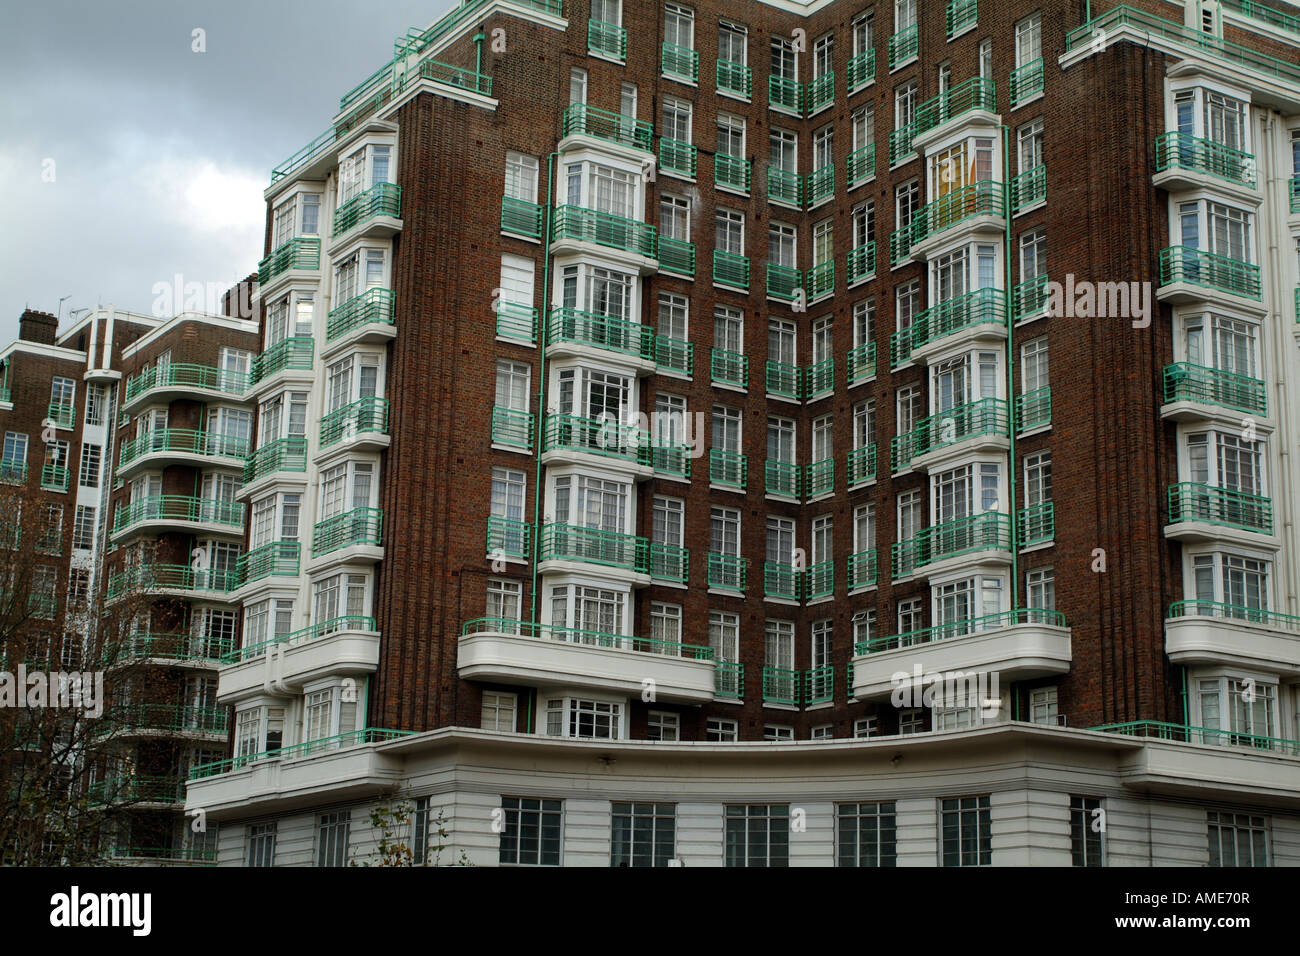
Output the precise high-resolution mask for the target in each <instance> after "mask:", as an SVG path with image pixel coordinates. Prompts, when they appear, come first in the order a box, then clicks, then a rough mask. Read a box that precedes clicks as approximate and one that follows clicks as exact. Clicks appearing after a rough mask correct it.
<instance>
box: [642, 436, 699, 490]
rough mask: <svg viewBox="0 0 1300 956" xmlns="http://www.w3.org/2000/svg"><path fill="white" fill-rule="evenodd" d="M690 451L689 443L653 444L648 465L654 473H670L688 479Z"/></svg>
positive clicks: (689, 475)
mask: <svg viewBox="0 0 1300 956" xmlns="http://www.w3.org/2000/svg"><path fill="white" fill-rule="evenodd" d="M660 440H661V441H663V440H664V439H663V438H661V439H660ZM692 451H693V449H692V448H691V446H690V445H669V444H661V445H654V446H652V447H651V448H650V465H651V467H652V468H654V470H655V474H656V475H671V476H672V477H674V478H685V479H687V480H689V479H690V477H691V453H692Z"/></svg>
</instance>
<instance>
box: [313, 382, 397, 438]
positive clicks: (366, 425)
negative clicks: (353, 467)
mask: <svg viewBox="0 0 1300 956" xmlns="http://www.w3.org/2000/svg"><path fill="white" fill-rule="evenodd" d="M335 447H346V448H348V449H351V450H356V451H378V450H380V449H382V448H387V447H388V399H386V398H379V397H378V396H376V395H368V396H367V397H365V398H359V399H357V400H356V401H355V402H349V403H348V404H347V405H344V406H343V407H342V408H338V409H335V410H334V411H332V412H330V413H329V414H328V415H326V416H325V417H324V418H322V419H321V420H320V450H321V451H322V452H324V451H325V450H326V449H330V448H335Z"/></svg>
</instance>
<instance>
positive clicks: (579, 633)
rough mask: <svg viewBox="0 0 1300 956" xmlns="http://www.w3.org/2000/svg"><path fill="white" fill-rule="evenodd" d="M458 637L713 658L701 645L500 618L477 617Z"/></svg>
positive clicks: (690, 658)
mask: <svg viewBox="0 0 1300 956" xmlns="http://www.w3.org/2000/svg"><path fill="white" fill-rule="evenodd" d="M460 633H461V636H462V637H469V636H471V635H474V634H510V635H513V636H516V637H528V638H533V639H535V640H541V641H557V642H560V643H563V644H584V645H586V646H588V647H604V648H610V649H613V650H622V651H636V652H638V653H641V654H655V655H658V656H660V657H681V658H686V659H688V660H694V661H705V662H709V661H712V660H713V656H714V655H713V648H711V647H705V646H704V645H702V644H683V643H681V642H680V641H665V640H660V639H659V638H656V637H638V636H636V635H634V634H612V633H610V632H608V631H592V630H587V629H584V628H576V627H563V626H561V625H559V624H546V623H533V622H532V621H519V620H514V619H511V618H500V617H480V618H475V619H474V620H472V621H466V622H465V623H464V625H462V627H461V631H460Z"/></svg>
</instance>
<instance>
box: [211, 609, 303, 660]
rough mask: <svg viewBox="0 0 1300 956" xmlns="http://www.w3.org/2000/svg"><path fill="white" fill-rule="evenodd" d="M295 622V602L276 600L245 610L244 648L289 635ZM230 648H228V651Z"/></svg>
mask: <svg viewBox="0 0 1300 956" xmlns="http://www.w3.org/2000/svg"><path fill="white" fill-rule="evenodd" d="M292 622H293V600H292V599H290V598H274V599H268V600H265V601H258V602H257V603H255V604H249V605H248V606H247V607H246V608H245V609H244V647H255V646H257V645H258V644H261V643H263V642H264V641H269V640H271V639H272V638H276V637H283V636H284V635H285V634H288V633H289V631H290V628H291V625H292ZM228 649H229V648H226V650H228Z"/></svg>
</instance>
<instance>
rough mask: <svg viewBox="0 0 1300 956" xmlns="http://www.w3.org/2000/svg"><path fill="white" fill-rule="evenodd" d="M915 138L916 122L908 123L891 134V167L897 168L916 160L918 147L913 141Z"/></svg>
mask: <svg viewBox="0 0 1300 956" xmlns="http://www.w3.org/2000/svg"><path fill="white" fill-rule="evenodd" d="M915 138H916V123H915V122H912V123H908V124H907V125H906V126H900V127H898V129H896V130H894V131H892V132H891V133H890V134H889V165H890V166H897V165H899V164H900V163H903V162H905V161H907V160H910V159H915V158H916V146H915V145H913V143H912V140H913V139H915Z"/></svg>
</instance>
